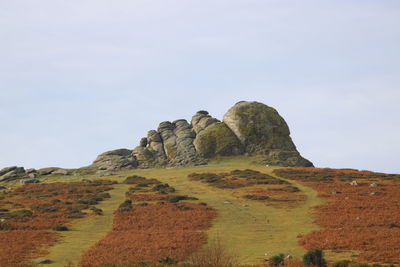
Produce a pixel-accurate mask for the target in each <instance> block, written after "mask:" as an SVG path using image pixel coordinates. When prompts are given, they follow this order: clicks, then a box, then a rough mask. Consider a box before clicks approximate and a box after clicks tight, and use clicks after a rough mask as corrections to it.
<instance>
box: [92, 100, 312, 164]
mask: <svg viewBox="0 0 400 267" xmlns="http://www.w3.org/2000/svg"><path fill="white" fill-rule="evenodd" d="M243 154H249V155H253V154H257V155H262V156H263V157H265V163H266V164H271V165H281V166H312V163H311V162H310V161H308V160H306V159H304V158H303V157H301V155H300V153H299V152H298V151H297V150H296V146H295V145H294V143H293V141H292V139H291V137H290V131H289V127H288V126H287V124H286V122H285V120H284V119H283V118H282V117H281V116H280V115H279V113H278V112H277V111H276V110H275V109H274V108H272V107H269V106H267V105H264V104H262V103H258V102H245V101H241V102H238V103H237V104H236V105H234V106H233V107H232V108H231V109H229V110H228V112H227V113H226V114H225V115H224V119H223V122H221V121H219V120H218V119H216V118H213V117H212V116H210V115H209V113H208V112H207V111H204V110H202V111H198V112H197V113H196V114H195V115H194V116H193V117H192V120H191V123H190V124H189V123H188V122H187V121H186V120H183V119H181V120H176V121H173V122H170V121H164V122H161V123H160V124H159V126H158V129H157V130H151V131H149V132H148V134H147V137H144V138H142V139H141V140H140V142H139V146H137V147H136V148H135V149H133V150H128V149H119V150H114V151H110V152H106V153H103V154H101V155H100V156H99V157H98V158H97V159H96V161H95V162H94V163H93V165H92V166H94V167H97V168H102V169H107V170H114V169H118V168H152V167H165V166H183V165H199V164H204V163H206V162H207V160H206V159H209V158H213V157H216V156H234V155H243Z"/></svg>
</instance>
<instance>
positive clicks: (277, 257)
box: [269, 254, 285, 267]
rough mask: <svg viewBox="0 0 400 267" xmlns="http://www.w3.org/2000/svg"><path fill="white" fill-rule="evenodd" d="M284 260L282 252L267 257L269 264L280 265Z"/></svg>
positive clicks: (274, 266) (276, 266) (273, 266)
mask: <svg viewBox="0 0 400 267" xmlns="http://www.w3.org/2000/svg"><path fill="white" fill-rule="evenodd" d="M284 261H285V255H284V254H279V255H275V256H272V257H271V258H270V259H269V266H271V267H278V266H281V265H282V264H283V263H284Z"/></svg>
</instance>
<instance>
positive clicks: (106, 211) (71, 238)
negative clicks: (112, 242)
mask: <svg viewBox="0 0 400 267" xmlns="http://www.w3.org/2000/svg"><path fill="white" fill-rule="evenodd" d="M103 178H104V177H103ZM113 187H114V190H111V191H109V193H110V195H111V198H110V199H107V200H105V201H103V202H101V203H100V204H99V205H96V207H97V208H100V209H102V210H103V215H101V216H93V217H88V218H84V219H81V220H77V221H75V223H74V224H73V225H72V227H71V228H72V230H71V231H68V232H63V238H62V240H61V241H60V242H59V243H58V244H56V245H55V246H53V247H51V248H50V251H49V252H50V253H49V255H47V256H46V258H48V259H51V260H52V261H53V263H52V264H47V265H46V266H57V267H58V266H60V267H61V266H66V265H68V264H69V263H72V264H78V262H79V258H80V256H81V254H82V252H83V251H84V250H86V249H88V248H90V247H91V246H92V245H94V244H95V243H96V242H97V241H98V240H100V239H101V238H102V237H103V236H104V235H105V234H106V233H107V232H109V231H111V229H112V222H113V217H114V216H113V212H114V211H115V210H116V209H117V208H118V206H119V205H120V204H121V203H122V202H123V201H124V200H125V192H126V191H127V190H128V187H129V186H128V185H124V184H118V185H113Z"/></svg>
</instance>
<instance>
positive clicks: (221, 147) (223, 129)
mask: <svg viewBox="0 0 400 267" xmlns="http://www.w3.org/2000/svg"><path fill="white" fill-rule="evenodd" d="M194 146H195V148H196V151H197V153H198V154H199V155H200V156H202V157H205V158H212V157H214V156H231V155H240V154H243V151H244V150H243V146H242V144H241V143H240V141H239V139H238V138H237V137H236V135H235V134H234V133H233V132H232V131H231V130H230V129H229V128H228V126H226V124H225V123H223V122H218V123H213V124H212V125H211V126H209V127H207V128H206V129H204V130H202V131H201V132H199V133H198V134H197V136H196V139H195V140H194Z"/></svg>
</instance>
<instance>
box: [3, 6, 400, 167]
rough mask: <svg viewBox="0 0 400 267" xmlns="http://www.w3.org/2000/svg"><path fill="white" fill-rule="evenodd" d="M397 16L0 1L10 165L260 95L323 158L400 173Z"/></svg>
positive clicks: (67, 159)
mask: <svg viewBox="0 0 400 267" xmlns="http://www.w3.org/2000/svg"><path fill="white" fill-rule="evenodd" d="M399 25H400V1H397V0H379V1H376V0H374V1H372V0H357V1H356V0H331V1H327V0H314V1H309V0H305V1H299V0H292V1H288V0H241V1H238V0H202V1H190V0H181V1H171V0H142V1H136V0H135V1H131V0H115V1H105V0H84V1H77V0H65V1H60V0H40V1H38V0H33V1H26V0H24V1H22V0H2V1H0V40H1V42H0V98H1V104H0V167H5V166H9V165H22V166H25V167H35V168H39V167H47V166H61V167H79V166H84V165H88V164H90V163H91V161H92V160H94V158H95V157H96V155H97V154H99V153H101V152H104V151H106V150H110V149H116V148H120V147H127V148H133V147H135V146H136V145H137V144H138V141H139V139H140V137H142V136H145V135H146V133H147V131H148V130H150V129H155V128H157V126H158V123H159V122H161V121H164V120H175V119H179V118H185V119H188V120H189V119H190V118H191V116H192V115H193V114H194V113H195V112H196V111H197V110H200V109H205V110H208V111H209V112H210V113H211V114H212V115H213V116H215V117H217V118H219V119H222V116H223V114H224V112H225V111H226V110H227V109H228V108H229V107H230V106H232V105H233V104H234V103H235V102H237V101H239V100H255V101H259V102H263V103H265V104H267V105H270V106H273V107H275V108H276V109H278V111H279V112H280V114H281V115H282V116H283V117H284V118H285V119H286V121H287V122H288V124H289V127H290V129H291V132H292V138H293V140H294V142H295V144H296V145H297V147H298V149H299V151H300V152H301V153H302V154H303V155H304V156H305V157H307V158H308V159H310V160H311V161H313V162H314V163H315V165H317V166H319V167H352V168H359V169H370V170H376V171H386V172H397V173H399V172H400V164H399V153H400V141H399V136H400V105H399V102H400V101H399V100H400V51H399V48H400V27H399Z"/></svg>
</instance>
